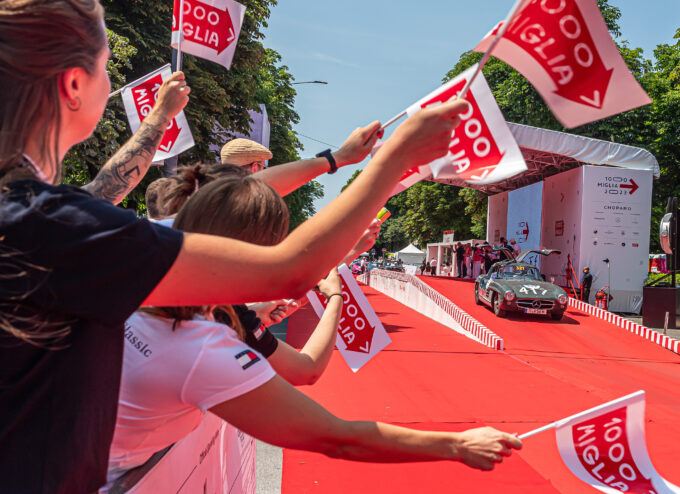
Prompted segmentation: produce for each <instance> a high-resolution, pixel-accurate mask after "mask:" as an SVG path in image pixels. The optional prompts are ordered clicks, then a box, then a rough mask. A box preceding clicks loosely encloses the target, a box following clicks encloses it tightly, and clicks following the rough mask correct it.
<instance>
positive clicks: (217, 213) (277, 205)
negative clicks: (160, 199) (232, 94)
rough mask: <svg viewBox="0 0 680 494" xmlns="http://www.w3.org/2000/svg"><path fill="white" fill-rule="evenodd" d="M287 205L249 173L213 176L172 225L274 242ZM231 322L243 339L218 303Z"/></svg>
mask: <svg viewBox="0 0 680 494" xmlns="http://www.w3.org/2000/svg"><path fill="white" fill-rule="evenodd" d="M289 221H290V214H289V212H288V206H286V203H285V202H284V200H283V199H282V198H281V196H280V195H279V194H277V193H276V191H275V190H274V189H272V188H271V187H270V186H269V185H267V184H265V183H264V182H262V181H261V180H258V179H257V178H254V177H252V176H229V177H225V178H220V179H217V180H215V181H213V182H211V183H209V184H207V185H205V186H204V187H201V188H200V189H199V190H198V192H196V193H194V194H193V195H192V196H191V198H190V199H189V200H188V201H187V203H186V204H185V205H184V206H183V207H182V209H181V210H180V212H179V214H178V215H177V217H176V218H175V223H174V225H173V227H174V228H175V229H177V230H182V231H184V232H192V233H206V234H210V235H219V236H221V237H229V238H234V239H237V240H242V241H244V242H248V243H251V244H257V245H276V244H278V243H279V242H281V241H282V240H283V239H284V237H285V236H286V234H287V232H288V224H289ZM216 311H223V312H225V313H226V314H227V315H228V316H229V319H230V321H231V325H232V327H233V328H234V330H236V332H237V333H238V334H239V337H240V338H241V339H243V338H244V334H243V327H242V326H241V325H240V323H239V319H238V317H237V316H236V314H235V312H234V310H233V308H232V307H231V306H219V307H218V308H216ZM144 312H148V313H151V314H153V315H156V316H161V317H166V318H169V319H174V320H175V323H174V324H173V329H175V328H176V327H177V325H178V324H179V321H186V320H190V319H193V318H194V316H196V315H198V314H205V313H207V312H208V308H207V307H155V308H151V309H144Z"/></svg>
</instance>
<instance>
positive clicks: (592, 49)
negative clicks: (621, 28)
mask: <svg viewBox="0 0 680 494" xmlns="http://www.w3.org/2000/svg"><path fill="white" fill-rule="evenodd" d="M501 25H502V22H501V23H499V24H498V25H497V26H496V27H495V28H494V29H493V30H491V32H489V34H487V35H486V36H485V37H484V39H483V40H482V41H481V43H479V45H477V47H476V48H475V51H480V52H485V51H486V50H487V48H489V46H490V44H491V43H492V41H493V40H494V38H495V36H496V33H497V32H498V30H499V29H500V27H501ZM492 54H493V55H494V56H495V57H497V58H500V59H501V60H503V61H504V62H505V63H507V64H508V65H511V66H512V67H513V68H515V70H517V71H518V72H520V73H521V74H522V75H524V77H526V78H527V79H528V80H529V82H531V84H532V85H533V86H534V87H535V88H536V90H537V91H538V92H539V93H540V95H541V96H542V97H543V99H544V100H545V102H546V103H547V104H548V106H549V107H550V109H551V110H552V112H553V114H554V115H555V117H557V119H558V120H559V121H560V123H562V125H564V126H565V127H567V128H573V127H578V126H579V125H583V124H586V123H589V122H593V121H595V120H599V119H601V118H605V117H609V116H611V115H616V114H617V113H622V112H624V111H627V110H631V109H633V108H637V107H639V106H643V105H647V104H649V103H651V102H652V101H651V99H650V98H649V96H647V94H646V93H645V91H644V89H642V87H640V85H639V84H638V82H637V81H636V80H635V77H634V76H633V74H631V73H630V70H628V67H627V66H626V63H625V62H624V60H623V58H622V57H621V55H620V53H619V51H618V49H617V47H616V44H615V43H614V40H613V39H612V37H611V35H610V34H609V30H608V29H607V25H606V24H605V22H604V19H603V18H602V14H601V13H600V9H599V8H598V6H597V3H596V1H595V0H528V1H526V2H525V3H524V5H522V7H521V8H520V9H519V11H518V13H517V14H516V15H515V16H514V17H513V19H512V20H511V21H510V25H509V26H508V29H507V31H505V33H504V34H503V36H502V37H501V39H500V40H499V42H498V44H497V45H496V47H495V48H494V50H493V52H492Z"/></svg>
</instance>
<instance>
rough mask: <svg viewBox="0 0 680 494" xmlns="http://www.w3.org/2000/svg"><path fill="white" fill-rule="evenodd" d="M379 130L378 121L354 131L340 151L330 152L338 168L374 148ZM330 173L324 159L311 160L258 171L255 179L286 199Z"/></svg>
mask: <svg viewBox="0 0 680 494" xmlns="http://www.w3.org/2000/svg"><path fill="white" fill-rule="evenodd" d="M379 130H380V123H379V122H373V123H372V124H370V125H367V126H366V127H359V128H357V129H355V130H354V132H352V133H351V134H350V136H349V137H348V138H347V140H346V141H345V143H344V144H343V145H342V146H341V147H340V149H338V150H337V151H334V152H333V157H334V158H335V162H336V164H337V166H338V168H341V167H343V166H347V165H354V164H356V163H360V162H361V161H363V160H364V158H366V156H368V154H369V153H370V152H371V149H373V146H374V145H375V141H376V140H377V139H378V134H379ZM329 170H330V165H329V163H328V160H327V159H326V158H311V159H308V160H301V161H294V162H292V163H286V164H283V165H276V166H272V167H271V168H265V169H264V170H262V171H259V172H257V173H256V174H255V177H257V178H259V179H260V180H262V181H263V182H265V183H266V184H268V185H269V186H270V187H271V188H272V189H274V190H275V191H276V192H278V193H279V195H281V196H285V195H288V194H290V193H291V192H293V191H294V190H295V189H297V188H299V187H302V186H303V185H304V184H306V183H307V182H309V181H310V180H312V179H314V178H316V177H318V176H319V175H322V174H324V173H326V172H328V171H329Z"/></svg>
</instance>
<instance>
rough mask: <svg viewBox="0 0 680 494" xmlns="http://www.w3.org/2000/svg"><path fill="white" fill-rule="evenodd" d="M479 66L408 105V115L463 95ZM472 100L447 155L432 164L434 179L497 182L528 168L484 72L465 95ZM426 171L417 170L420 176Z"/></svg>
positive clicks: (468, 99)
mask: <svg viewBox="0 0 680 494" xmlns="http://www.w3.org/2000/svg"><path fill="white" fill-rule="evenodd" d="M476 68H477V65H475V66H473V67H470V68H469V69H468V70H466V71H465V72H463V73H462V74H459V75H458V76H457V77H455V78H454V79H452V80H451V81H449V82H448V83H446V84H445V85H443V86H442V87H440V88H439V89H437V90H436V91H433V92H432V93H430V94H428V95H427V96H425V97H424V98H422V99H421V100H420V101H418V102H417V103H414V104H413V105H411V106H409V107H408V108H407V109H406V112H407V113H408V115H409V116H411V115H413V114H415V113H416V112H418V111H419V110H421V109H422V108H426V107H428V106H431V105H437V104H441V103H444V102H446V101H448V100H449V99H451V98H452V97H453V96H456V95H458V94H460V92H461V91H462V90H463V87H464V86H465V84H466V83H467V81H468V79H469V78H470V77H471V76H472V74H473V73H474V72H475V70H476ZM465 99H466V100H467V101H468V102H469V103H470V105H469V108H468V110H467V111H466V112H465V113H463V114H461V115H460V118H461V123H460V125H459V126H458V127H457V128H456V129H455V130H454V131H453V134H452V135H451V144H450V145H449V152H448V154H447V155H446V156H443V157H442V158H439V159H437V160H435V161H433V162H432V163H430V164H429V167H430V169H431V170H432V174H433V175H434V177H435V178H460V179H463V180H465V181H467V182H470V183H473V184H488V183H495V182H500V181H502V180H505V179H507V178H510V177H512V176H514V175H517V174H518V173H521V172H523V171H524V170H526V169H527V165H526V163H525V162H524V158H523V157H522V152H521V151H520V149H519V146H518V145H517V142H516V141H515V138H514V137H513V136H512V133H511V132H510V129H509V128H508V125H507V124H506V122H505V119H504V118H503V114H502V113H501V110H500V108H498V105H497V104H496V100H495V99H494V97H493V94H492V93H491V89H489V85H488V84H487V82H486V79H484V75H483V74H481V73H480V74H479V75H478V76H477V78H476V79H475V80H474V82H473V83H472V85H471V86H470V89H469V91H468V93H467V95H466V96H465ZM423 172H424V170H422V167H421V169H420V170H419V171H418V173H420V174H421V175H422V174H424V173H423Z"/></svg>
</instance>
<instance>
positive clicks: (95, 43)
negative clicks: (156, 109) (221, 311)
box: [0, 0, 467, 493]
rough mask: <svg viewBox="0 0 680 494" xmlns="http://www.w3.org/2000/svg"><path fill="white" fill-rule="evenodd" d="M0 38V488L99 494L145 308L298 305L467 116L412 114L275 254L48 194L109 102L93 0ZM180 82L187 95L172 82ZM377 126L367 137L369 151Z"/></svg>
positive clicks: (70, 193)
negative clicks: (129, 344) (135, 324)
mask: <svg viewBox="0 0 680 494" xmlns="http://www.w3.org/2000/svg"><path fill="white" fill-rule="evenodd" d="M0 33H2V35H1V36H0V44H1V47H0V87H2V93H1V94H0V257H1V258H2V262H0V279H1V280H2V283H0V335H1V337H0V403H2V407H0V491H2V492H37V493H39V492H69V493H80V492H92V491H94V490H96V489H97V488H98V487H99V486H101V485H103V483H104V480H105V473H106V459H107V455H108V448H109V443H110V440H111V434H112V431H113V426H114V421H115V414H116V400H117V393H118V386H119V379H120V377H119V376H120V365H121V352H122V345H123V334H124V333H123V322H124V321H125V319H126V318H127V317H128V316H129V315H130V314H132V312H133V311H134V310H135V309H136V308H137V307H138V306H139V305H141V304H147V305H157V306H168V305H173V306H174V305H193V306H195V305H214V304H230V303H243V302H250V301H259V300H275V299H278V298H283V297H297V296H301V295H302V294H304V293H305V291H306V290H307V289H309V288H310V287H311V286H313V285H314V284H315V283H316V281H317V280H318V279H320V278H321V277H322V276H323V275H325V274H326V273H327V272H328V270H329V269H330V268H331V266H334V265H335V264H336V263H337V262H338V261H339V260H340V259H342V257H343V256H344V255H345V254H346V253H347V252H348V251H349V250H350V249H351V248H352V246H353V245H354V244H355V243H356V241H357V240H358V239H359V237H360V235H361V233H362V232H363V231H364V229H365V227H366V225H368V224H369V223H370V222H371V220H372V219H373V217H374V216H375V212H376V211H378V210H379V209H380V207H381V206H382V205H383V204H384V202H385V201H386V200H387V198H388V196H389V194H390V192H391V191H392V188H393V187H394V185H395V184H396V183H397V181H398V179H399V178H400V177H401V175H402V174H403V173H404V172H405V171H406V170H408V169H411V168H413V167H414V166H418V165H421V164H425V163H428V162H430V161H432V160H433V159H435V158H437V157H438V156H441V155H443V154H445V152H446V149H447V146H448V144H449V140H450V135H451V132H452V130H453V129H454V128H455V127H456V126H457V125H458V123H459V117H458V114H459V113H461V112H462V111H465V110H466V108H467V103H466V102H465V101H463V100H458V101H454V102H449V103H446V104H444V105H440V106H438V107H436V108H432V109H426V110H423V111H421V112H419V113H418V114H417V115H414V116H413V117H411V118H409V119H408V120H407V121H406V122H404V123H403V124H402V125H400V126H399V127H398V128H397V129H396V130H395V132H394V133H393V134H392V136H391V137H390V139H389V140H387V141H386V142H385V144H384V145H383V146H382V148H381V150H380V152H379V153H377V154H376V156H375V157H374V158H373V159H372V160H371V162H369V164H368V165H367V166H366V168H365V169H364V170H363V171H362V173H361V175H360V176H359V177H357V179H356V180H355V181H354V182H353V183H352V185H351V186H350V187H348V188H347V189H346V190H345V191H344V192H343V193H342V194H341V195H340V196H339V197H338V198H336V199H335V200H334V201H333V202H331V203H330V205H329V206H328V207H326V208H325V209H324V210H323V211H321V212H320V213H319V214H318V215H316V216H315V217H314V218H312V219H311V220H309V221H307V222H305V223H304V224H302V225H301V226H299V227H298V228H296V229H295V231H294V232H293V233H292V234H291V235H290V236H289V237H287V238H286V240H284V241H283V242H281V243H280V244H278V245H276V246H272V247H262V246H251V245H248V244H245V243H243V242H239V241H235V240H231V239H226V238H218V237H212V236H209V235H202V234H186V235H183V234H181V233H179V232H174V231H172V230H169V229H165V228H162V227H158V226H154V225H151V224H150V223H149V222H148V221H146V220H139V219H138V218H136V216H135V215H134V213H132V212H129V211H123V210H120V209H118V208H115V207H113V206H112V205H111V204H110V203H106V202H104V201H102V200H98V199H94V198H93V197H92V196H91V195H90V194H89V193H87V192H85V191H83V190H81V189H79V188H76V187H72V186H65V185H62V186H59V185H57V184H58V182H59V179H60V177H61V166H62V165H61V161H62V159H63V157H64V156H65V154H66V153H67V151H68V150H69V148H71V147H72V146H73V145H75V144H77V143H78V142H80V141H82V140H84V139H86V138H88V137H89V136H90V135H91V134H92V132H93V130H94V128H95V126H96V124H97V122H98V121H99V119H100V118H101V115H102V112H103V110H104V107H105V106H106V101H107V97H108V94H109V91H110V83H109V80H108V75H107V72H106V63H107V60H108V57H109V49H108V46H107V39H106V32H105V29H104V21H103V9H102V7H101V5H100V4H99V2H98V1H97V0H51V1H49V2H47V1H44V0H0ZM176 82H177V84H178V85H179V86H180V87H185V86H182V85H183V84H184V83H183V82H182V80H181V74H180V76H178V79H177V81H176ZM185 92H186V93H188V88H186V89H185ZM379 127H380V124H379V123H378V122H374V123H373V124H372V125H371V126H369V127H367V128H366V129H365V131H364V135H363V138H364V142H365V145H366V146H367V147H368V148H371V147H372V146H373V145H374V144H375V141H376V139H377V134H378V129H379ZM161 138H162V134H158V133H157V134H154V135H152V136H148V139H147V141H148V145H149V146H150V147H152V148H153V150H155V148H156V147H157V146H158V144H159V143H160V140H161ZM153 150H152V151H153ZM152 154H153V153H152ZM136 172H137V173H140V172H139V170H138V169H137V170H136ZM129 173H135V169H134V168H132V169H130V170H129ZM346 218H351V221H346V220H345V219H346ZM308 259H314V260H315V262H313V263H309V262H307V260H308ZM26 452H30V454H26Z"/></svg>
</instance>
